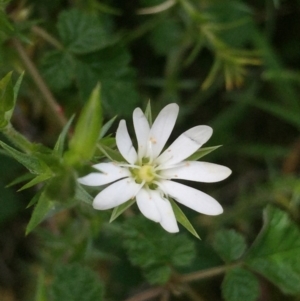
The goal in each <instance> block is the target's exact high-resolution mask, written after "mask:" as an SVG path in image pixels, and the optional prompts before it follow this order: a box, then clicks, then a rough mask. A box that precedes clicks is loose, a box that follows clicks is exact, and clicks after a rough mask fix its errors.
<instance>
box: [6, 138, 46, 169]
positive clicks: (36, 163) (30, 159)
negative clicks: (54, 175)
mask: <svg viewBox="0 0 300 301" xmlns="http://www.w3.org/2000/svg"><path fill="white" fill-rule="evenodd" d="M0 145H1V146H2V147H3V148H4V149H5V150H6V151H7V152H8V153H9V154H10V155H11V156H12V157H13V158H14V159H16V160H17V161H18V162H19V163H21V164H22V165H24V166H25V167H26V168H27V169H28V170H29V171H30V172H31V173H33V174H50V173H51V170H50V169H49V167H48V166H47V164H46V163H44V162H43V161H42V160H40V159H38V158H37V157H35V156H34V155H27V154H24V153H21V152H19V151H17V150H16V149H14V148H12V147H10V146H8V145H7V144H5V143H4V142H1V141H0Z"/></svg>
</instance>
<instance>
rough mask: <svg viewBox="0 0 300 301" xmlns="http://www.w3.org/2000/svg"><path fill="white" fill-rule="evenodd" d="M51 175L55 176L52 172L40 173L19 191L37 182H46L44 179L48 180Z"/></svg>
mask: <svg viewBox="0 0 300 301" xmlns="http://www.w3.org/2000/svg"><path fill="white" fill-rule="evenodd" d="M51 177H53V175H52V174H46V173H44V174H41V175H38V176H36V177H35V178H34V179H32V180H31V181H30V182H28V183H27V184H25V185H24V186H22V187H21V188H20V189H19V190H18V191H22V190H24V189H27V188H30V187H32V186H34V185H36V184H39V183H41V182H44V181H46V180H48V179H49V178H51Z"/></svg>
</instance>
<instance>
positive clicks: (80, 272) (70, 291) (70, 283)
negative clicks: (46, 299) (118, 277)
mask: <svg viewBox="0 0 300 301" xmlns="http://www.w3.org/2000/svg"><path fill="white" fill-rule="evenodd" d="M51 292H52V297H53V299H52V300H53V301H62V300H65V301H67V300H68V301H96V300H97V301H102V300H103V285H102V283H101V281H100V279H99V277H98V276H97V274H96V273H94V272H93V271H92V270H90V269H89V268H87V267H83V266H81V265H79V264H69V265H63V266H60V267H58V268H57V271H56V273H55V275H54V281H53V283H52V287H51Z"/></svg>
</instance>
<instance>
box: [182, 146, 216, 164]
mask: <svg viewBox="0 0 300 301" xmlns="http://www.w3.org/2000/svg"><path fill="white" fill-rule="evenodd" d="M221 146H222V145H217V146H210V147H203V148H200V149H199V150H197V151H196V152H195V153H193V154H192V155H191V156H189V157H188V158H187V159H185V161H197V160H199V159H200V158H202V157H204V156H206V155H208V154H209V153H211V152H213V151H214V150H216V149H217V148H219V147H221Z"/></svg>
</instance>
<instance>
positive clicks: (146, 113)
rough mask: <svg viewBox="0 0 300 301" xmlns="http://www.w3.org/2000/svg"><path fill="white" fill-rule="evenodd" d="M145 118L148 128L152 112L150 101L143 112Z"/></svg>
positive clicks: (150, 123)
mask: <svg viewBox="0 0 300 301" xmlns="http://www.w3.org/2000/svg"><path fill="white" fill-rule="evenodd" d="M145 116H146V118H147V120H148V122H149V125H150V127H151V126H152V110H151V102H150V100H149V101H148V103H147V107H146V110H145Z"/></svg>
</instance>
